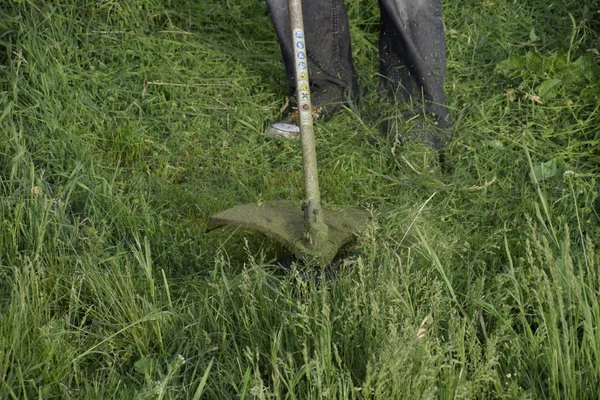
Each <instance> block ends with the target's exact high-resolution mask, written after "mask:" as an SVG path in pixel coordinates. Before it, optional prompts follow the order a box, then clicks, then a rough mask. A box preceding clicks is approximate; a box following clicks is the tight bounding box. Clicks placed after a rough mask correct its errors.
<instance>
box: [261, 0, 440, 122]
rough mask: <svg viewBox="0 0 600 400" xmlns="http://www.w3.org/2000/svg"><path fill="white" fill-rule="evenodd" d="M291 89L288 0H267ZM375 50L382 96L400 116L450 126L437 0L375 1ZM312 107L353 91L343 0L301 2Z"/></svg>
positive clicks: (349, 95) (332, 102)
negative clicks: (377, 11) (377, 23)
mask: <svg viewBox="0 0 600 400" xmlns="http://www.w3.org/2000/svg"><path fill="white" fill-rule="evenodd" d="M266 1H267V6H268V8H269V13H270V15H271V19H272V20H273V25H274V26H275V31H276V33H277V37H278V38H279V43H280V45H281V51H282V54H283V61H284V64H285V69H286V73H287V76H288V81H289V86H290V96H293V95H294V93H295V90H296V88H295V82H294V55H293V44H292V39H291V33H290V23H289V15H288V0H266ZM379 6H380V12H381V23H380V36H379V54H380V60H379V62H380V70H381V75H382V78H381V82H380V87H381V90H382V93H383V95H384V96H385V97H386V98H387V99H388V100H389V101H391V102H392V103H395V104H398V105H399V106H401V109H402V111H403V114H404V116H405V117H407V118H410V117H411V116H412V115H419V114H420V115H423V114H427V115H428V117H429V118H431V117H433V118H434V120H435V121H434V122H435V124H436V125H437V126H438V127H439V128H445V127H449V126H450V118H449V116H448V111H447V109H446V107H445V106H444V103H445V98H444V92H443V86H444V77H445V69H446V41H445V37H444V28H443V24H442V19H441V15H442V4H441V0H379ZM302 7H303V17H304V29H305V36H306V47H307V50H308V61H309V62H308V67H309V79H310V81H311V82H310V85H311V90H312V93H311V97H312V102H313V105H316V106H324V107H325V108H326V109H327V108H330V109H332V110H335V108H336V105H337V107H339V106H340V105H341V104H343V103H345V102H347V101H348V100H349V99H352V98H353V97H354V96H355V95H356V94H357V93H358V88H357V84H356V75H355V70H354V64H353V61H352V49H351V45H350V32H349V26H348V15H347V12H346V7H345V6H344V2H343V0H303V2H302Z"/></svg>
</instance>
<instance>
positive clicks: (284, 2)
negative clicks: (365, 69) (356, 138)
mask: <svg viewBox="0 0 600 400" xmlns="http://www.w3.org/2000/svg"><path fill="white" fill-rule="evenodd" d="M267 6H268V8H269V13H270V15H271V19H272V21H273V25H274V26H275V32H276V33H277V37H278V38H279V44H280V46H281V53H282V55H283V62H284V64H285V70H286V74H287V77H288V82H289V87H290V97H291V98H292V99H293V98H294V95H295V93H296V83H295V77H294V53H293V51H294V47H293V42H292V38H291V30H290V19H289V11H288V0H267ZM302 8H303V11H302V13H303V17H304V30H305V40H306V48H307V50H308V51H307V55H308V57H307V58H308V72H309V78H310V86H311V97H312V103H313V105H315V106H325V111H334V110H335V109H336V108H339V107H340V106H341V104H342V103H344V102H345V101H347V100H348V99H349V98H351V97H352V96H353V94H354V93H356V92H357V88H356V77H355V72H354V64H353V61H352V50H351V45H350V32H349V25H348V15H347V13H346V7H345V5H344V2H343V0H303V2H302Z"/></svg>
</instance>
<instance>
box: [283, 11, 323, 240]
mask: <svg viewBox="0 0 600 400" xmlns="http://www.w3.org/2000/svg"><path fill="white" fill-rule="evenodd" d="M288 5H289V13H290V23H291V28H292V43H293V46H294V69H295V72H296V97H297V100H298V114H299V117H298V125H299V127H300V142H301V146H302V166H303V168H304V184H305V188H306V201H305V204H304V219H305V221H306V223H307V225H308V235H307V239H308V241H309V244H310V246H311V247H313V248H318V247H320V245H321V244H322V243H323V241H324V240H325V241H326V240H327V233H328V228H327V225H326V224H325V221H324V219H323V210H322V209H321V194H320V192H319V176H318V173H317V152H316V150H315V134H314V129H313V118H312V105H311V102H310V89H309V82H308V53H307V52H306V42H305V39H304V22H303V20H302V2H301V0H289V2H288Z"/></svg>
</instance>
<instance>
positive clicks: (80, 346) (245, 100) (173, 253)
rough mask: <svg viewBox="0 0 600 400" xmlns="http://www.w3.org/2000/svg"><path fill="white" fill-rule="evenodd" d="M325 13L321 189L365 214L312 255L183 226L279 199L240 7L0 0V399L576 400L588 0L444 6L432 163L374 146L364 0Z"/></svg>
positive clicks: (275, 66) (591, 360)
mask: <svg viewBox="0 0 600 400" xmlns="http://www.w3.org/2000/svg"><path fill="white" fill-rule="evenodd" d="M346 4H347V7H348V11H349V14H350V19H351V25H352V28H353V32H352V34H353V46H354V47H353V51H354V54H355V61H356V66H357V69H358V73H359V83H360V85H361V92H362V102H361V103H360V106H359V107H358V108H357V109H353V110H350V109H348V110H345V111H343V112H342V113H341V114H340V115H337V116H336V117H335V118H333V119H332V120H330V121H327V122H324V123H319V124H318V125H317V142H318V158H319V167H320V169H321V185H322V194H323V198H324V201H325V202H326V203H327V204H345V205H352V206H355V207H361V208H364V209H369V210H371V211H372V212H373V215H374V217H375V219H374V220H375V222H374V223H373V225H372V226H371V227H370V229H369V230H368V232H365V233H364V234H363V235H362V236H361V237H359V238H358V240H357V242H356V243H355V244H354V245H352V246H350V247H349V248H347V249H345V250H344V252H343V254H342V258H341V261H340V263H339V264H340V265H339V267H338V268H337V269H335V270H324V271H321V270H306V269H302V268H300V267H296V266H293V267H292V268H291V269H290V270H283V269H282V268H281V267H278V266H277V263H276V262H275V261H276V260H277V259H278V257H280V256H282V255H284V251H283V250H282V249H281V248H280V247H279V246H278V245H277V244H275V243H272V242H270V241H268V240H266V239H264V238H262V237H260V236H258V235H255V234H252V233H251V232H241V231H233V230H230V229H226V230H220V231H214V232H211V233H209V234H207V233H205V229H206V224H207V220H208V217H209V216H210V215H212V214H214V213H216V212H218V211H221V210H223V209H226V208H228V207H230V206H233V205H236V204H241V203H248V202H260V201H263V200H274V199H293V200H298V201H300V200H301V199H302V198H303V191H302V171H301V167H300V160H301V155H300V148H299V146H298V144H296V143H288V142H280V141H272V140H269V139H268V138H266V137H265V136H264V134H263V131H264V128H265V127H266V125H267V124H268V123H269V122H270V121H272V120H273V119H274V118H276V117H277V116H278V112H279V109H280V107H281V106H282V105H283V99H284V96H285V94H286V92H287V88H286V82H285V76H284V72H283V67H282V64H281V62H280V53H279V48H278V44H277V41H276V38H275V35H274V32H273V30H272V27H271V25H270V20H269V17H268V14H267V11H266V6H265V4H264V2H263V1H259V0H226V1H225V0H198V1H191V0H164V1H160V0H128V1H117V0H61V1H52V2H50V1H37V0H5V1H3V2H2V4H0V398H2V399H34V398H35V399H112V398H122V399H154V398H156V399H175V398H177V399H180V398H181V399H188V398H189V399H201V398H206V399H228V398H232V399H234V398H240V399H251V398H259V399H280V398H281V399H308V398H312V399H324V398H330V399H346V398H347V399H363V398H364V399H416V398H423V399H430V398H442V399H451V398H452V399H453V398H461V399H462V398H476V399H490V398H494V399H495V398H502V399H546V398H547V399H587V398H589V399H597V398H598V397H599V396H600V330H599V327H598V326H599V324H600V299H599V297H598V296H599V291H600V272H599V268H600V251H599V250H598V248H597V247H598V244H599V243H600V224H599V221H600V219H599V215H598V210H599V209H600V199H599V198H598V188H599V184H600V183H599V180H598V176H600V175H599V174H600V133H599V132H600V129H599V126H600V110H599V107H600V102H599V96H600V67H599V65H598V62H599V58H600V53H599V52H598V49H600V36H599V32H600V18H599V14H598V2H595V1H587V2H586V1H580V0H563V1H560V2H558V1H557V2H548V1H541V0H522V1H512V0H485V1H484V0H481V1H472V0H453V1H446V2H445V9H444V13H445V14H444V18H445V19H444V21H445V25H446V32H447V40H448V58H449V60H448V73H447V95H448V101H449V104H450V107H451V109H452V116H453V119H454V121H455V134H454V140H453V142H452V143H451V144H450V145H449V147H448V149H447V152H446V168H445V169H444V171H442V172H441V173H440V174H439V175H430V174H424V173H422V172H421V171H422V170H423V165H422V164H423V161H422V157H421V155H420V153H419V152H418V149H416V150H415V149H412V148H408V149H400V148H395V147H393V146H391V145H390V144H389V143H387V142H386V141H385V140H383V139H382V138H381V137H380V134H379V128H378V122H379V119H380V116H379V113H378V111H379V108H380V106H379V104H378V101H377V93H376V91H377V79H378V77H377V30H378V25H377V24H378V7H377V3H376V1H375V0H348V1H347V2H346ZM420 157H421V158H420Z"/></svg>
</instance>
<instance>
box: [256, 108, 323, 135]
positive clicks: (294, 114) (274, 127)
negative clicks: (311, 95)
mask: <svg viewBox="0 0 600 400" xmlns="http://www.w3.org/2000/svg"><path fill="white" fill-rule="evenodd" d="M312 114H313V121H314V120H316V119H318V118H319V117H321V115H322V112H321V108H320V107H314V106H313V107H312ZM298 117H299V113H298V109H297V108H296V107H292V108H290V111H289V112H288V113H287V114H286V116H285V117H283V118H282V119H281V120H279V121H277V122H273V123H272V124H270V125H269V126H268V127H267V131H266V132H265V133H266V135H267V136H268V137H272V138H283V139H288V140H298V139H300V127H299V126H298Z"/></svg>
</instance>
